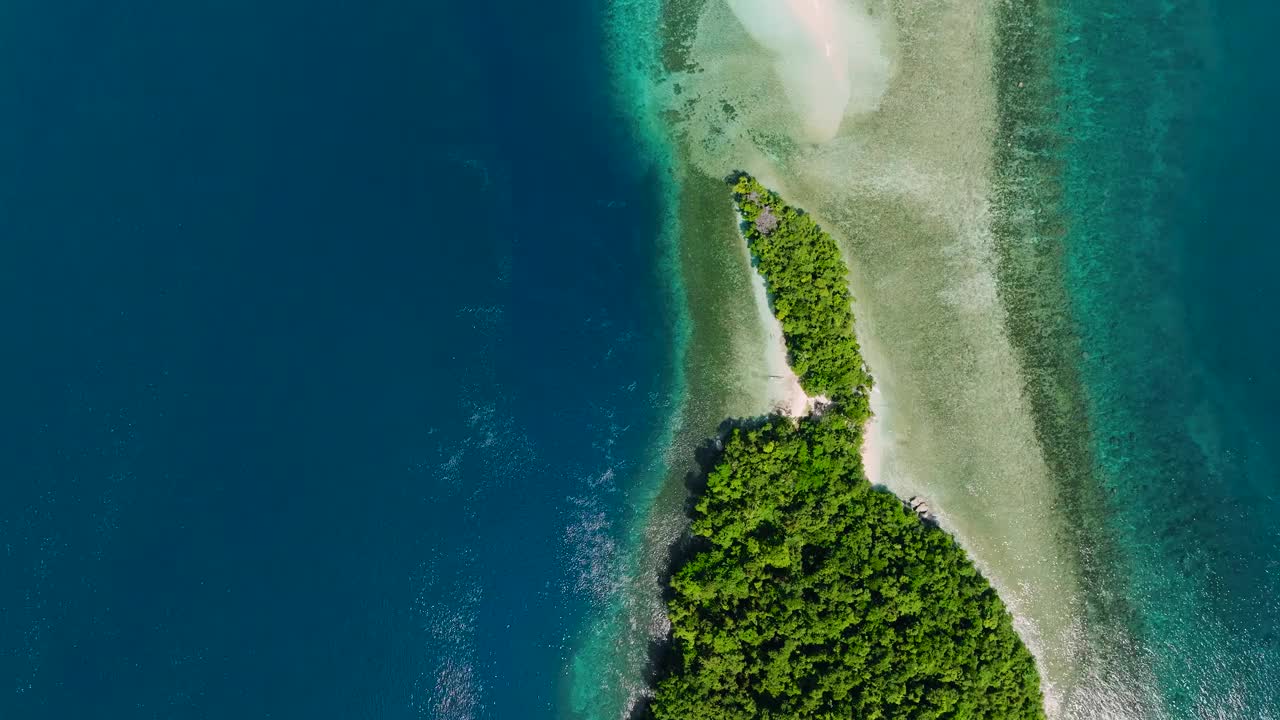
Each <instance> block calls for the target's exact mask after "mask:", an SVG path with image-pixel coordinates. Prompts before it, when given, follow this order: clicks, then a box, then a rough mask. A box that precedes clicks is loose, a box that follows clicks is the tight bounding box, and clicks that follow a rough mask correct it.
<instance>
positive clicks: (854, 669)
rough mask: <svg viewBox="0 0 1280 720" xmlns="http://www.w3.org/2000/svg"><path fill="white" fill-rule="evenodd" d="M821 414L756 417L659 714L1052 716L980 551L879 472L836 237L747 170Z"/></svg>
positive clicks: (753, 244) (798, 360)
mask: <svg viewBox="0 0 1280 720" xmlns="http://www.w3.org/2000/svg"><path fill="white" fill-rule="evenodd" d="M731 183H732V184H733V197H734V200H735V201H736V204H737V207H738V211H739V213H740V215H741V218H742V229H743V234H744V236H745V237H746V240H747V243H748V245H749V247H750V250H751V253H752V255H753V258H754V259H755V262H756V264H757V269H758V270H759V272H760V273H761V275H762V276H763V277H764V279H765V282H766V284H767V286H768V290H769V293H770V299H771V305H772V308H773V311H774V314H775V315H776V317H777V318H778V320H779V322H780V323H781V326H782V330H783V335H784V338H785V342H786V346H787V351H788V357H789V360H790V363H791V365H792V368H793V369H794V370H795V372H796V374H797V375H798V376H799V380H800V383H801V386H802V387H803V388H804V390H805V392H806V393H808V394H810V395H813V396H821V397H822V398H823V399H824V402H822V403H819V404H818V405H817V407H816V408H815V410H814V412H813V413H812V414H810V415H808V416H807V417H802V418H790V417H784V416H780V415H775V416H770V417H767V418H763V419H760V420H757V421H752V422H745V423H739V424H738V426H737V427H735V428H734V429H733V431H732V432H731V433H730V434H729V435H728V436H727V437H726V438H725V439H724V440H723V443H722V449H721V450H720V452H719V453H718V456H717V458H716V459H715V461H714V463H713V464H712V467H711V469H710V471H709V472H708V473H707V475H706V478H705V489H703V490H702V491H701V492H700V495H698V497H697V499H696V504H695V505H694V510H693V514H694V517H693V521H692V537H693V540H692V546H691V547H690V548H689V551H688V552H687V553H685V554H684V557H685V558H686V559H685V560H684V561H683V562H682V563H681V564H680V565H679V567H678V568H676V569H675V571H674V574H673V577H672V578H671V583H670V584H671V600H670V602H669V604H668V615H669V617H670V621H671V628H672V629H671V643H672V644H671V648H670V656H669V658H668V661H667V662H665V663H663V664H662V665H661V666H660V669H659V674H658V678H657V687H656V690H655V694H654V697H653V698H652V702H651V705H650V707H649V712H650V713H651V715H652V717H654V718H656V719H657V720H688V719H689V718H723V719H730V718H743V719H744V720H745V719H746V718H832V719H834V718H850V717H853V718H918V719H930V718H975V719H976V718H993V719H994V718H1000V719H1002V720H1005V719H1017V720H1021V719H1024V718H1025V719H1032V718H1043V717H1044V710H1043V701H1042V698H1041V692H1040V681H1039V674H1038V672H1037V670H1036V666H1035V661H1034V659H1033V658H1032V656H1031V653H1030V652H1029V651H1028V650H1027V649H1026V647H1025V646H1024V645H1023V643H1022V641H1021V639H1020V638H1019V637H1018V635H1017V633H1016V632H1015V631H1014V629H1013V625H1012V618H1011V616H1010V614H1009V612H1008V611H1007V610H1006V609H1005V607H1004V604H1003V603H1002V602H1001V601H1000V599H999V597H998V596H997V595H996V592H995V590H994V589H993V588H992V587H991V585H990V584H989V583H988V582H987V581H986V579H985V578H983V577H982V575H981V574H979V572H978V571H977V569H976V568H975V567H974V565H973V563H972V562H971V561H970V560H969V558H968V556H967V555H966V554H965V552H964V550H963V549H962V548H960V547H959V546H958V545H957V544H956V542H955V541H954V540H953V539H952V538H951V536H950V535H948V534H947V533H946V532H944V531H943V530H941V529H939V528H938V527H936V526H935V525H933V524H931V523H926V522H922V520H921V519H920V518H919V517H918V516H917V515H916V514H915V512H913V511H912V510H911V509H909V508H908V507H906V506H905V505H904V504H903V503H902V502H901V501H900V500H899V499H898V498H897V497H896V496H894V495H893V494H891V493H889V492H887V491H884V490H880V489H876V488H873V487H872V486H871V485H870V483H869V482H868V481H867V478H866V475H865V473H864V471H863V467H862V460H861V456H860V450H861V446H862V439H863V438H862V435H863V428H864V425H865V424H866V422H867V420H868V419H869V418H870V416H871V411H870V406H869V403H868V394H869V391H870V388H871V384H872V378H871V376H870V375H869V374H868V373H867V370H866V366H865V364H864V363H863V360H862V356H861V354H860V351H859V346H858V343H857V339H856V337H855V335H854V328H853V313H852V308H851V301H852V298H851V296H850V294H849V290H848V282H847V278H848V269H847V267H846V266H845V264H844V261H843V258H842V257H841V255H840V250H839V247H838V246H837V244H836V242H835V240H834V239H833V238H832V237H831V236H830V235H829V234H827V233H826V232H824V231H823V230H822V229H821V228H820V227H819V226H818V225H817V223H815V222H814V221H813V219H812V218H811V217H809V216H808V215H806V214H805V213H804V212H803V211H801V210H799V209H796V208H793V207H789V206H788V205H787V204H786V203H785V202H783V200H782V199H781V198H780V197H779V196H778V195H777V194H775V193H773V192H772V191H770V190H768V189H767V188H765V187H764V186H763V185H762V184H761V183H759V182H758V181H757V180H755V179H754V178H752V177H750V176H747V175H737V176H734V177H733V178H731Z"/></svg>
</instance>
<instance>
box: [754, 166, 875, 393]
mask: <svg viewBox="0 0 1280 720" xmlns="http://www.w3.org/2000/svg"><path fill="white" fill-rule="evenodd" d="M733 196H734V200H735V201H737V204H738V211H739V212H740V213H741V214H742V217H743V219H744V220H745V221H746V222H745V223H744V225H743V234H744V235H746V238H747V244H748V245H749V246H750V248H751V254H752V256H754V258H755V259H756V263H757V269H758V270H759V271H760V274H761V275H763V276H764V278H765V281H766V282H767V283H768V286H769V294H770V297H771V299H772V304H773V312H774V314H775V315H777V317H778V321H779V322H780V323H781V324H782V333H783V336H784V337H785V338H786V341H787V351H788V354H789V356H790V357H789V360H790V362H791V369H792V370H794V371H795V373H796V375H799V376H800V385H801V386H802V387H803V388H804V390H805V392H807V393H808V394H810V395H826V396H827V397H830V398H834V397H836V396H837V395H840V394H842V393H848V392H849V391H851V390H853V389H854V388H858V387H869V386H870V385H871V378H870V377H868V376H867V374H866V372H865V369H864V368H863V364H862V355H861V353H860V352H859V350H858V341H857V339H856V338H855V337H854V334H853V310H852V307H851V303H852V301H853V298H852V297H850V295H849V280H848V278H849V271H848V268H847V267H845V264H844V259H843V258H842V257H841V256H840V247H839V246H838V245H836V241H835V239H834V238H832V237H831V236H830V235H828V234H827V233H825V232H823V231H822V228H820V227H818V224H817V223H815V222H814V221H813V218H811V217H809V216H808V215H806V214H805V213H804V212H802V211H800V210H797V209H795V208H793V207H790V206H788V205H787V204H786V203H784V202H783V201H782V199H781V198H779V197H778V196H777V194H775V193H773V192H772V191H770V190H769V189H768V188H766V187H765V186H763V185H761V184H760V183H759V182H758V181H757V180H756V179H755V178H753V177H751V176H750V175H741V176H739V177H738V178H737V181H736V183H735V184H734V186H733Z"/></svg>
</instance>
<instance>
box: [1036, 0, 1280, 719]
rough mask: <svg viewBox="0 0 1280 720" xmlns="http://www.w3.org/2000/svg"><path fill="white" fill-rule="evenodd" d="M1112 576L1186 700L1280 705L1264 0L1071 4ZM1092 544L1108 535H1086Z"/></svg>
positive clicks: (1078, 0) (1071, 77) (1074, 110)
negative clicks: (1112, 550) (1112, 548)
mask: <svg viewBox="0 0 1280 720" xmlns="http://www.w3.org/2000/svg"><path fill="white" fill-rule="evenodd" d="M1059 19H1060V21H1061V26H1060V28H1059V31H1060V33H1061V36H1060V38H1059V45H1058V54H1057V57H1056V65H1055V72H1056V74H1057V77H1056V79H1057V80H1058V82H1059V85H1060V87H1061V88H1062V90H1063V91H1064V94H1063V96H1062V97H1061V99H1060V106H1059V108H1058V112H1059V113H1060V115H1059V118H1060V120H1059V122H1060V127H1059V130H1060V132H1061V133H1062V134H1063V136H1064V137H1065V138H1066V145H1065V149H1064V150H1063V155H1062V157H1063V161H1064V163H1063V164H1064V172H1063V176H1062V178H1061V181H1062V193H1063V199H1064V208H1063V209H1064V214H1065V216H1066V220H1067V228H1068V229H1067V236H1066V267H1067V270H1066V272H1067V275H1066V282H1067V289H1068V293H1069V296H1070V298H1071V303H1072V307H1071V311H1072V315H1073V317H1074V319H1075V322H1076V326H1077V328H1078V330H1079V333H1080V337H1081V341H1082V347H1083V349H1084V355H1083V357H1082V358H1081V359H1080V370H1081V377H1082V379H1083V382H1084V385H1085V394H1086V397H1087V410H1088V427H1087V428H1084V427H1082V428H1080V430H1081V431H1082V432H1083V431H1085V430H1086V429H1087V430H1088V431H1090V432H1091V442H1092V449H1093V453H1094V456H1095V462H1096V473H1095V476H1096V478H1097V480H1098V482H1100V484H1101V486H1102V490H1103V493H1104V496H1105V497H1106V498H1107V500H1108V510H1109V514H1108V515H1107V517H1105V519H1104V521H1103V523H1102V527H1105V531H1106V532H1107V534H1108V535H1109V537H1107V538H1106V540H1107V541H1109V542H1111V543H1114V546H1115V547H1116V548H1117V549H1118V553H1117V557H1118V558H1119V564H1118V565H1117V566H1116V567H1113V568H1111V574H1110V575H1109V576H1108V577H1107V578H1106V579H1105V580H1104V582H1103V585H1104V588H1096V589H1095V591H1101V590H1102V589H1105V590H1106V591H1108V592H1113V593H1116V594H1118V595H1119V596H1121V597H1122V598H1123V599H1124V603H1125V604H1126V605H1127V606H1128V609H1129V619H1128V624H1129V625H1130V630H1131V631H1132V632H1133V634H1134V637H1135V639H1136V642H1137V648H1136V654H1135V659H1137V660H1138V661H1139V662H1141V663H1142V664H1145V665H1149V667H1150V669H1151V671H1152V672H1153V673H1154V684H1155V687H1153V688H1145V689H1138V688H1133V689H1132V690H1130V692H1146V691H1148V690H1150V691H1154V693H1155V694H1156V695H1158V697H1159V698H1160V699H1161V704H1163V706H1164V708H1165V710H1164V712H1165V713H1166V714H1167V716H1169V717H1174V718H1200V717H1212V718H1219V717H1221V718H1268V717H1276V716H1280V465H1277V463H1276V460H1277V458H1280V414H1278V413H1277V412H1276V407H1278V406H1280V384H1278V383H1277V380H1276V377H1277V376H1276V374H1275V372H1274V365H1273V363H1274V358H1275V357H1276V355H1277V353H1280V333H1277V330H1278V329H1280V327H1278V325H1277V317H1276V314H1275V310H1276V308H1277V307H1280V295H1278V294H1277V293H1278V292H1280V291H1278V290H1277V287H1276V285H1275V283H1274V280H1273V275H1274V268H1275V267H1276V266H1277V264H1278V263H1280V244H1278V243H1277V240H1280V236H1278V235H1277V231H1276V227H1275V225H1274V209H1273V203H1272V202H1271V200H1270V197H1269V194H1270V193H1271V192H1272V190H1273V189H1274V187H1275V169H1276V167H1277V166H1280V143H1277V139H1276V135H1275V131H1274V128H1275V127H1277V121H1278V120H1280V92H1278V91H1277V88H1276V86H1275V84H1274V82H1273V81H1272V69H1273V68H1274V66H1275V48H1274V45H1273V44H1272V32H1273V29H1274V28H1275V27H1276V22H1277V20H1280V13H1278V12H1277V9H1276V7H1275V5H1274V4H1272V3H1265V2H1233V3H1224V2H1159V3H1157V2H1136V3H1128V4H1125V5H1124V6H1123V7H1117V6H1115V5H1114V4H1111V3H1094V2H1086V1H1084V0H1074V1H1068V2H1064V3H1062V4H1061V5H1060V7H1059ZM1086 552H1087V549H1086Z"/></svg>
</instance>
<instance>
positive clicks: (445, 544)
mask: <svg viewBox="0 0 1280 720" xmlns="http://www.w3.org/2000/svg"><path fill="white" fill-rule="evenodd" d="M602 8H603V3H602V2H598V1H593V2H586V3H551V4H543V3H537V4H530V3H517V2H497V1H494V0H489V1H485V0H481V1H479V2H472V3H422V2H408V1H400V0H379V1H378V2H371V3H365V2H361V3H355V2H337V1H334V0H325V1H322V2H306V3H304V2H298V1H296V0H280V1H275V2H269V3H262V2H246V1H244V0H232V1H230V2H221V3H167V2H150V1H147V0H132V1H130V2H119V3H97V2H88V1H87V0H68V2H59V3H48V2H34V1H32V0H16V1H15V2H10V3H6V4H5V7H4V8H3V9H0V124H2V126H3V127H4V131H3V132H0V167H3V168H4V169H5V172H4V174H3V175H0V323H2V324H3V327H4V334H5V337H6V343H5V351H4V353H3V354H0V393H2V395H3V403H4V411H3V412H0V473H3V481H2V482H0V542H2V543H3V552H2V553H0V717H3V718H6V719H10V718H12V719H14V720H20V719H21V720H25V719H27V718H71V717H95V718H126V717H127V718H144V717H163V718H206V717H207V718H240V717H243V718H251V717H273V718H323V717H327V718H440V719H442V720H452V719H455V718H522V719H533V718H539V717H555V716H557V714H558V712H559V706H560V704H561V695H562V693H563V687H562V685H563V681H564V676H565V668H566V666H567V663H568V661H569V655H570V653H571V648H572V646H573V644H574V642H575V637H576V636H577V634H578V633H580V632H581V631H582V628H583V624H584V622H585V618H586V617H587V616H588V615H589V613H590V612H591V610H592V609H593V608H596V607H598V606H601V605H602V604H604V603H606V602H607V601H608V600H609V598H608V593H609V591H610V590H609V589H610V587H611V575H612V573H614V572H615V570H616V566H617V562H618V560H617V557H618V555H619V554H620V553H621V552H623V550H622V549H621V548H622V547H623V538H622V535H623V533H624V529H625V527H624V526H625V524H626V519H627V517H628V513H629V512H631V508H632V501H633V498H632V492H631V491H632V488H633V486H634V484H635V483H636V482H638V480H637V478H638V477H639V476H640V475H642V474H643V473H644V472H645V471H646V468H647V467H648V466H649V463H650V458H651V457H652V453H653V452H654V450H655V447H654V445H655V442H656V441H657V439H658V438H659V437H660V435H661V433H662V432H663V428H664V426H665V423H666V422H667V421H668V419H669V417H670V416H671V414H672V412H673V410H672V408H673V403H674V401H675V398H674V397H673V393H674V392H676V391H675V388H674V385H673V379H672V378H673V370H672V362H673V360H672V357H673V349H672V348H673V343H674V341H673V332H674V331H673V330H672V321H671V318H672V317H673V316H674V315H675V314H676V311H675V310H674V309H673V308H671V307H669V297H670V296H669V293H668V292H667V291H666V289H665V288H666V279H665V278H664V277H663V276H662V275H661V274H660V272H659V269H658V263H657V258H658V257H659V256H660V255H661V253H660V252H659V249H658V248H657V247H656V243H657V242H658V240H657V238H658V236H659V232H658V229H657V219H658V217H659V212H660V208H659V206H658V203H659V200H658V198H659V192H658V181H657V178H656V177H655V175H654V170H653V168H652V166H651V165H650V164H649V163H648V161H647V160H645V159H644V158H643V157H640V156H639V155H637V151H636V149H635V148H634V147H633V146H632V145H631V144H629V142H628V135H627V134H626V133H625V132H623V131H622V129H621V128H622V127H623V126H624V125H625V122H624V119H623V118H622V117H621V114H620V112H619V110H618V105H617V103H616V102H615V100H616V99H615V98H614V97H613V96H612V94H611V91H610V86H609V83H610V81H609V77H608V75H607V73H606V70H605V65H604V63H603V61H604V56H603V53H604V50H603V45H602V41H601V39H600V33H601V17H600V12H601V11H602Z"/></svg>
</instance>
